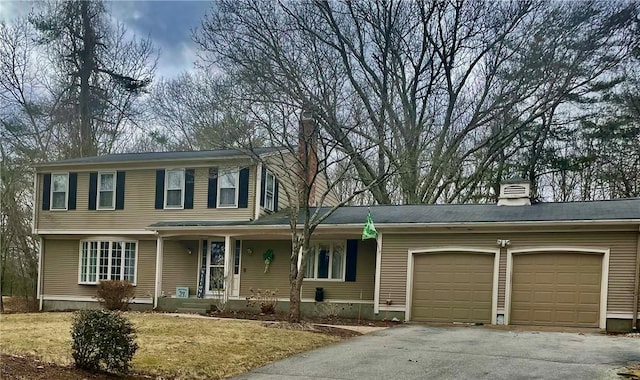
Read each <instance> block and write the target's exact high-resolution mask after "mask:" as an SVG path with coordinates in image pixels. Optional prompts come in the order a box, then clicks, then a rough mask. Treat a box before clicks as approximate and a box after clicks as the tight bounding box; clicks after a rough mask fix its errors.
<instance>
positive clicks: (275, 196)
mask: <svg viewBox="0 0 640 380" xmlns="http://www.w3.org/2000/svg"><path fill="white" fill-rule="evenodd" d="M279 192H280V184H279V183H278V179H277V178H276V184H275V186H274V189H273V211H278V193H279Z"/></svg>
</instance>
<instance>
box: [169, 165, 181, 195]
mask: <svg viewBox="0 0 640 380" xmlns="http://www.w3.org/2000/svg"><path fill="white" fill-rule="evenodd" d="M183 175H184V172H183V171H182V170H168V171H167V189H171V190H175V189H182V183H183V179H184V178H183Z"/></svg>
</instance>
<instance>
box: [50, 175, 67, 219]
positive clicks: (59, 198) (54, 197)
mask: <svg viewBox="0 0 640 380" xmlns="http://www.w3.org/2000/svg"><path fill="white" fill-rule="evenodd" d="M68 197H69V174H68V173H64V174H51V210H66V209H67V199H68Z"/></svg>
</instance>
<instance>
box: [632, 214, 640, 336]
mask: <svg viewBox="0 0 640 380" xmlns="http://www.w3.org/2000/svg"><path fill="white" fill-rule="evenodd" d="M638 293H640V226H638V236H637V238H636V279H635V286H634V287H633V316H632V318H633V319H632V320H631V328H633V329H634V330H636V331H638V329H639V326H638V295H639V294H638Z"/></svg>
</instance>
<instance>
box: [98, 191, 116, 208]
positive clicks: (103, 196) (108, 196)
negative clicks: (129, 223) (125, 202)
mask: <svg viewBox="0 0 640 380" xmlns="http://www.w3.org/2000/svg"><path fill="white" fill-rule="evenodd" d="M98 207H100V208H113V191H101V192H100V204H99V205H98Z"/></svg>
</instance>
